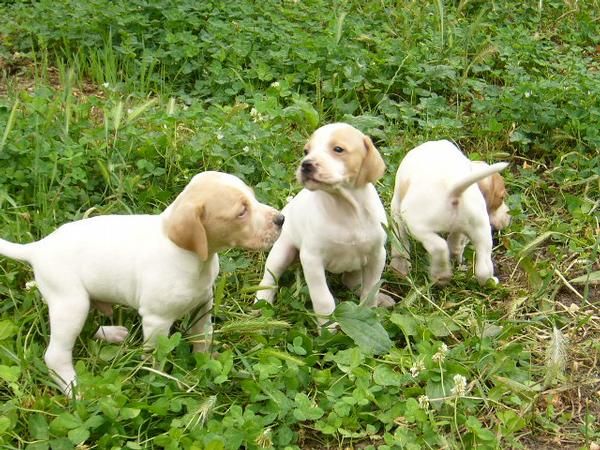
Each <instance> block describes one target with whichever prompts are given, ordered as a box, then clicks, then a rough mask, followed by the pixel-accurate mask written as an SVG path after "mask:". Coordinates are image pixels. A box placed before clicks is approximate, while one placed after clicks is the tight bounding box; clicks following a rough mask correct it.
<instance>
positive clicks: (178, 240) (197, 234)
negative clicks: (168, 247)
mask: <svg viewBox="0 0 600 450" xmlns="http://www.w3.org/2000/svg"><path fill="white" fill-rule="evenodd" d="M197 190H198V189H197V188H196V189H194V188H189V189H186V190H185V191H184V192H182V193H181V194H180V195H179V197H177V199H175V202H174V203H173V205H172V210H171V214H170V215H169V217H167V219H166V220H165V232H166V233H167V236H168V238H169V239H171V241H172V242H173V243H174V244H175V245H177V246H178V247H181V248H183V249H186V250H189V251H191V252H195V253H197V254H198V256H200V259H202V261H206V260H207V259H208V239H207V236H206V230H205V228H204V224H203V223H202V219H201V216H202V212H203V202H202V193H200V192H198V193H196V192H195V191H197Z"/></svg>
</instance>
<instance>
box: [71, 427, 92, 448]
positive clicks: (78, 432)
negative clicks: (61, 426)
mask: <svg viewBox="0 0 600 450" xmlns="http://www.w3.org/2000/svg"><path fill="white" fill-rule="evenodd" d="M67 437H68V438H69V440H70V441H71V442H72V443H73V444H75V445H77V444H82V443H84V442H85V441H86V440H87V439H88V438H89V437H90V432H89V431H88V430H87V429H85V428H83V427H77V428H74V429H72V430H71V431H69V433H68V434H67Z"/></svg>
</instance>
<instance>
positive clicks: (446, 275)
mask: <svg viewBox="0 0 600 450" xmlns="http://www.w3.org/2000/svg"><path fill="white" fill-rule="evenodd" d="M451 278H452V272H451V271H443V272H436V273H433V272H432V273H431V281H433V282H434V283H435V284H437V285H438V286H446V285H447V284H448V283H449V282H450V279H451Z"/></svg>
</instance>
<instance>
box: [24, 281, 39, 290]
mask: <svg viewBox="0 0 600 450" xmlns="http://www.w3.org/2000/svg"><path fill="white" fill-rule="evenodd" d="M36 287H37V283H36V282H35V280H29V281H28V282H27V283H25V290H26V291H30V290H32V289H33V288H36Z"/></svg>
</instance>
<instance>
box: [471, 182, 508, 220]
mask: <svg viewBox="0 0 600 450" xmlns="http://www.w3.org/2000/svg"><path fill="white" fill-rule="evenodd" d="M478 185H479V189H480V190H481V193H482V194H483V198H484V199H485V203H486V205H487V210H488V212H490V211H495V210H496V209H498V208H499V207H500V206H501V205H502V203H503V202H504V199H505V197H506V187H505V185H504V178H502V176H501V175H500V174H497V173H495V174H493V175H491V176H489V177H487V178H484V179H483V180H481V181H480V182H479V183H478Z"/></svg>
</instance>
